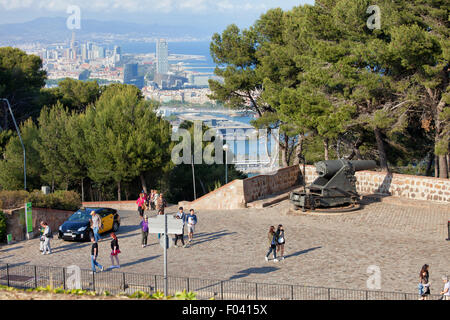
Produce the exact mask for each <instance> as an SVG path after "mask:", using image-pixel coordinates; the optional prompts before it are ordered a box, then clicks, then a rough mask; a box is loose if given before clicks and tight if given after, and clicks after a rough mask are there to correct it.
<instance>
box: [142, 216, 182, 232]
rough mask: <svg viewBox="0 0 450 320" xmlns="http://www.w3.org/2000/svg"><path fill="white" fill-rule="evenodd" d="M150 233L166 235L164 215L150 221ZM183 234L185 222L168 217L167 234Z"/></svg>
mask: <svg viewBox="0 0 450 320" xmlns="http://www.w3.org/2000/svg"><path fill="white" fill-rule="evenodd" d="M148 233H164V215H157V216H156V217H155V218H150V219H148ZM181 233H183V220H181V219H177V218H175V217H173V216H169V215H168V216H167V234H181Z"/></svg>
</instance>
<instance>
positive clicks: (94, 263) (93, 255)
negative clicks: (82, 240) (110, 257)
mask: <svg viewBox="0 0 450 320" xmlns="http://www.w3.org/2000/svg"><path fill="white" fill-rule="evenodd" d="M91 242H92V247H91V267H92V272H93V273H96V272H97V268H96V267H98V268H100V271H103V266H102V265H101V264H100V263H98V262H97V257H98V242H97V240H95V237H94V236H91Z"/></svg>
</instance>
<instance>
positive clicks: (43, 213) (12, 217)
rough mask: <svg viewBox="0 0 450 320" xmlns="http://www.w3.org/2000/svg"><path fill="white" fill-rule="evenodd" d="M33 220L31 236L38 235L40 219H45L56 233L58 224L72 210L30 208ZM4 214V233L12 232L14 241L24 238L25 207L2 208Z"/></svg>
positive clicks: (64, 219) (61, 222)
mask: <svg viewBox="0 0 450 320" xmlns="http://www.w3.org/2000/svg"><path fill="white" fill-rule="evenodd" d="M31 211H32V220H33V235H32V236H33V237H37V236H39V230H40V225H39V223H40V222H41V221H46V222H47V223H48V225H49V226H50V228H51V229H52V231H53V234H54V235H56V234H57V232H58V228H59V226H60V225H62V224H63V223H64V221H66V220H67V218H68V217H70V216H71V215H72V214H73V211H65V210H55V209H44V208H34V207H33V208H31ZM3 212H4V213H5V214H6V233H7V234H12V238H13V240H14V241H20V240H25V239H26V233H25V231H26V230H25V208H19V209H13V210H3Z"/></svg>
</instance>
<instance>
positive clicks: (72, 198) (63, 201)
mask: <svg viewBox="0 0 450 320" xmlns="http://www.w3.org/2000/svg"><path fill="white" fill-rule="evenodd" d="M25 202H31V203H32V204H33V207H37V208H51V209H59V210H70V211H73V210H78V208H80V207H81V197H80V195H79V194H78V193H76V192H74V191H56V192H55V193H51V194H48V195H46V194H43V193H42V192H41V191H39V190H35V191H33V192H30V193H28V192H26V191H24V190H21V191H0V203H3V205H2V209H15V208H21V207H23V206H24V205H25Z"/></svg>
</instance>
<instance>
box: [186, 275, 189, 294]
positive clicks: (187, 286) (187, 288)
mask: <svg viewBox="0 0 450 320" xmlns="http://www.w3.org/2000/svg"><path fill="white" fill-rule="evenodd" d="M186 282H187V285H186V291H187V292H189V278H186Z"/></svg>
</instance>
